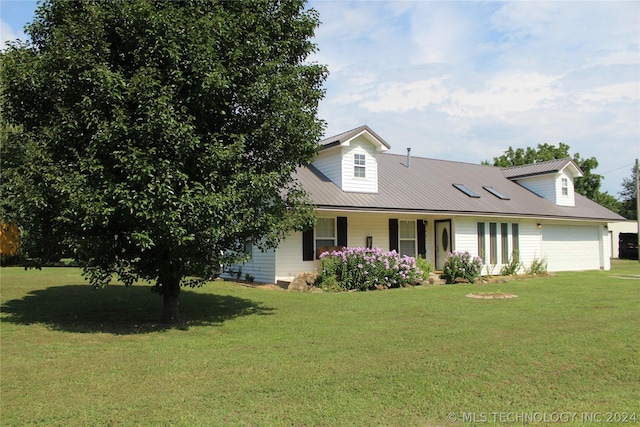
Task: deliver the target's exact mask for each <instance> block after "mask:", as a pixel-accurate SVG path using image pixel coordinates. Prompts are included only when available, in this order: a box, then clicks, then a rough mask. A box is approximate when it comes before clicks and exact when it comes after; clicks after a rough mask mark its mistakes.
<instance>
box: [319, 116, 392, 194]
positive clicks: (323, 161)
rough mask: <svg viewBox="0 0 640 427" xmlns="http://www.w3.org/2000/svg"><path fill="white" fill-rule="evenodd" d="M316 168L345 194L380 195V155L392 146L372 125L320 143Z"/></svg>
mask: <svg viewBox="0 0 640 427" xmlns="http://www.w3.org/2000/svg"><path fill="white" fill-rule="evenodd" d="M320 144H321V145H322V149H321V151H320V153H319V155H318V157H317V158H316V160H315V161H314V162H313V165H314V166H315V167H316V168H318V170H320V172H322V173H323V174H324V175H326V176H327V178H329V179H330V180H331V181H332V182H333V183H335V184H336V185H337V186H338V187H340V188H341V189H342V190H343V191H349V192H357V193H377V192H378V162H377V154H378V153H381V152H384V151H387V150H388V149H389V148H390V146H389V144H387V143H386V142H385V141H384V140H383V139H382V138H380V137H379V136H378V135H377V134H376V133H375V132H373V131H372V130H371V129H370V128H369V127H368V126H360V127H358V128H355V129H352V130H350V131H347V132H344V133H341V134H339V135H336V136H333V137H331V138H327V139H325V140H323V141H320Z"/></svg>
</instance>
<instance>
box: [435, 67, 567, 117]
mask: <svg viewBox="0 0 640 427" xmlns="http://www.w3.org/2000/svg"><path fill="white" fill-rule="evenodd" d="M557 80H558V77H557V76H546V75H542V74H539V73H523V72H515V73H501V74H497V75H494V76H491V77H490V78H489V79H488V81H487V83H486V85H485V87H484V88H483V89H482V90H478V91H470V90H467V89H457V90H454V91H453V93H452V94H451V105H450V106H448V107H445V108H444V109H443V111H446V112H447V113H449V114H450V115H452V116H455V117H481V116H497V117H504V116H505V115H507V114H509V113H514V112H526V111H530V110H535V109H540V108H552V107H553V106H554V105H555V102H556V101H557V100H558V99H560V98H561V97H562V96H563V93H562V92H561V91H560V90H559V89H558V88H557V87H554V82H556V81H557Z"/></svg>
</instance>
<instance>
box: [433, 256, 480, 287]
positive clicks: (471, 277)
mask: <svg viewBox="0 0 640 427" xmlns="http://www.w3.org/2000/svg"><path fill="white" fill-rule="evenodd" d="M481 272H482V259H480V258H479V257H477V256H474V257H472V256H471V255H470V254H469V252H453V253H450V254H449V257H448V258H447V260H446V261H445V262H444V268H443V271H442V273H443V276H444V278H445V280H446V281H447V283H456V278H462V279H466V280H468V281H469V282H471V283H474V282H475V281H476V279H477V278H478V277H480V273H481Z"/></svg>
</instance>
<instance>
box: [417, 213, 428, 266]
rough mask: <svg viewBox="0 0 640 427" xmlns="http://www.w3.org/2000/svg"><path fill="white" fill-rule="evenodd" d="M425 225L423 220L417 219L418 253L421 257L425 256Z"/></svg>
mask: <svg viewBox="0 0 640 427" xmlns="http://www.w3.org/2000/svg"><path fill="white" fill-rule="evenodd" d="M426 230H427V227H426V226H425V224H424V221H423V220H421V219H419V220H418V255H422V258H426V257H427V241H426V240H425V238H424V235H425V232H426Z"/></svg>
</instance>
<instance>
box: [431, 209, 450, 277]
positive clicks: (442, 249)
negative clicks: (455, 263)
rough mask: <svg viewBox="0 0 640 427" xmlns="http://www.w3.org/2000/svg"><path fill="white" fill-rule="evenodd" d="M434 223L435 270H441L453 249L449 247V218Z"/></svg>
mask: <svg viewBox="0 0 640 427" xmlns="http://www.w3.org/2000/svg"><path fill="white" fill-rule="evenodd" d="M435 224H436V230H435V240H436V242H435V243H436V270H442V269H443V268H444V262H445V261H446V259H447V257H448V256H449V253H450V252H452V251H453V248H451V220H450V219H446V220H439V221H436V222H435Z"/></svg>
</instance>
